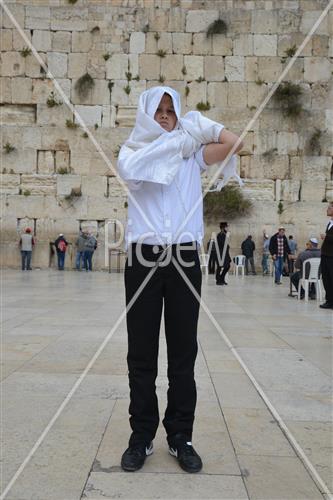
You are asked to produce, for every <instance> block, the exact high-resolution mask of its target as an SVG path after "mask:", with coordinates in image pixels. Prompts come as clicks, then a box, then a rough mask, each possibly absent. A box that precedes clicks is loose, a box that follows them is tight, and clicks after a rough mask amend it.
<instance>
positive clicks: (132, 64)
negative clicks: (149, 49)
mask: <svg viewBox="0 0 333 500" xmlns="http://www.w3.org/2000/svg"><path fill="white" fill-rule="evenodd" d="M128 69H129V71H130V72H131V73H132V75H133V78H134V77H136V76H137V75H138V74H139V55H138V54H129V56H128Z"/></svg>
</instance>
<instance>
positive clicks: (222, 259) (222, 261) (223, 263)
mask: <svg viewBox="0 0 333 500" xmlns="http://www.w3.org/2000/svg"><path fill="white" fill-rule="evenodd" d="M228 227H229V226H228V223H227V222H221V223H220V229H221V231H220V232H219V234H218V235H217V246H218V255H217V269H216V284H217V285H227V284H228V283H227V282H226V281H225V276H226V274H227V272H228V271H229V269H230V263H231V257H230V253H229V245H228V243H227V241H226V237H227V233H228Z"/></svg>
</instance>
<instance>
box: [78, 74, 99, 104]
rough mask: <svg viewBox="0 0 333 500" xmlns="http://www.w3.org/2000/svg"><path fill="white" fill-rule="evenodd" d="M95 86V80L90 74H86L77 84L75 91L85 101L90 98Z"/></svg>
mask: <svg viewBox="0 0 333 500" xmlns="http://www.w3.org/2000/svg"><path fill="white" fill-rule="evenodd" d="M94 85H95V82H94V79H93V78H92V77H91V76H90V75H89V73H85V74H84V75H82V76H81V77H80V78H79V79H78V81H77V82H76V84H75V90H76V92H77V93H78V94H79V96H80V97H81V98H82V99H84V98H85V97H87V96H88V94H89V92H90V90H91V89H92V88H93V87H94Z"/></svg>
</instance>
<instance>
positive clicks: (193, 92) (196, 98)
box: [186, 82, 207, 109]
mask: <svg viewBox="0 0 333 500" xmlns="http://www.w3.org/2000/svg"><path fill="white" fill-rule="evenodd" d="M188 88H189V89H190V93H189V94H188V96H187V97H186V105H187V106H188V107H189V108H191V109H196V106H197V104H198V103H199V102H206V101H207V82H201V83H198V82H191V83H189V84H188Z"/></svg>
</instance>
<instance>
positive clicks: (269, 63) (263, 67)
mask: <svg viewBox="0 0 333 500" xmlns="http://www.w3.org/2000/svg"><path fill="white" fill-rule="evenodd" d="M282 70H283V66H282V63H281V59H280V58H279V57H259V58H258V77H259V78H260V79H261V80H264V82H276V81H277V79H278V78H279V76H280V75H281V73H282Z"/></svg>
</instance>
